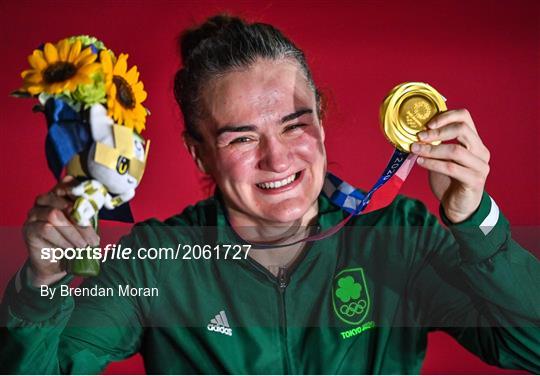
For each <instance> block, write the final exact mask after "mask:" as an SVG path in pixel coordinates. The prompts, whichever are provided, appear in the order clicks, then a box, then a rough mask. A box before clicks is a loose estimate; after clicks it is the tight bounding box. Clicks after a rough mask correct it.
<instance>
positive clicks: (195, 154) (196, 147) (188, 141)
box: [182, 134, 208, 175]
mask: <svg viewBox="0 0 540 376" xmlns="http://www.w3.org/2000/svg"><path fill="white" fill-rule="evenodd" d="M182 138H183V139H184V146H185V147H186V149H187V150H188V152H189V154H190V155H191V158H193V161H194V162H195V164H196V165H197V167H198V169H199V171H201V172H202V173H203V174H205V175H206V174H208V171H207V169H206V167H205V166H204V163H203V161H202V159H201V158H200V155H201V152H200V149H201V144H200V143H199V142H197V141H195V140H194V139H193V138H191V137H190V136H189V135H186V134H184V135H183V136H182Z"/></svg>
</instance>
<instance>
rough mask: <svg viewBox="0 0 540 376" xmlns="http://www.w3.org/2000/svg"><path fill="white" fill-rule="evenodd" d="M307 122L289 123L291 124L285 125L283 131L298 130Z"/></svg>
mask: <svg viewBox="0 0 540 376" xmlns="http://www.w3.org/2000/svg"><path fill="white" fill-rule="evenodd" d="M306 126H307V124H304V123H299V124H291V125H288V126H286V127H285V130H284V132H292V131H295V130H299V129H301V128H303V127H306Z"/></svg>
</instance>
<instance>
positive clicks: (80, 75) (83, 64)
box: [21, 39, 100, 95]
mask: <svg viewBox="0 0 540 376" xmlns="http://www.w3.org/2000/svg"><path fill="white" fill-rule="evenodd" d="M81 49H82V44H81V41H79V40H76V41H73V42H70V41H69V40H68V39H63V40H61V41H60V42H58V43H57V44H56V45H53V44H52V43H46V44H45V47H44V48H43V51H42V50H34V52H33V53H32V55H30V56H28V62H29V63H30V66H31V67H32V69H28V70H25V71H24V72H22V74H21V76H22V78H23V80H24V83H23V90H24V91H26V92H28V93H30V94H32V95H37V94H40V93H43V92H44V93H47V94H52V95H56V94H61V93H63V92H73V91H74V90H75V89H76V88H77V86H78V85H80V84H88V83H91V82H92V78H91V76H92V74H93V73H94V72H96V71H97V70H98V69H99V67H100V64H99V63H95V61H96V59H97V54H95V53H93V52H92V49H91V48H90V47H88V48H85V49H84V50H82V51H81Z"/></svg>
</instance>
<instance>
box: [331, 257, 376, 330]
mask: <svg viewBox="0 0 540 376" xmlns="http://www.w3.org/2000/svg"><path fill="white" fill-rule="evenodd" d="M332 304H333V306H334V312H335V313H336V315H337V316H338V317H339V318H340V319H341V321H343V322H346V323H347V324H351V325H359V324H361V323H362V321H364V319H365V318H366V316H367V314H368V312H369V307H370V302H369V292H368V288H367V284H366V278H365V276H364V270H363V269H362V268H352V269H345V270H342V271H340V272H339V273H338V274H337V275H336V276H335V277H334V285H333V291H332Z"/></svg>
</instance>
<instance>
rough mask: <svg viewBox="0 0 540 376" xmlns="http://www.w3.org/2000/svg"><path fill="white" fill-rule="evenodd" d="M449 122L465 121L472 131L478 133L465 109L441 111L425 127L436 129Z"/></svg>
mask: <svg viewBox="0 0 540 376" xmlns="http://www.w3.org/2000/svg"><path fill="white" fill-rule="evenodd" d="M450 123H465V124H466V125H467V126H469V127H470V128H471V130H472V131H473V132H474V133H476V134H478V132H477V130H476V126H475V125H474V122H473V120H472V117H471V114H470V112H469V111H468V110H466V109H460V110H451V111H445V112H441V113H440V114H437V115H436V116H434V117H433V119H431V120H430V121H429V122H428V123H427V124H426V127H427V128H429V129H437V128H441V127H444V126H445V125H448V124H450Z"/></svg>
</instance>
